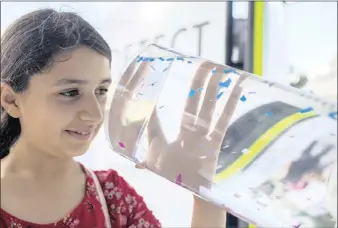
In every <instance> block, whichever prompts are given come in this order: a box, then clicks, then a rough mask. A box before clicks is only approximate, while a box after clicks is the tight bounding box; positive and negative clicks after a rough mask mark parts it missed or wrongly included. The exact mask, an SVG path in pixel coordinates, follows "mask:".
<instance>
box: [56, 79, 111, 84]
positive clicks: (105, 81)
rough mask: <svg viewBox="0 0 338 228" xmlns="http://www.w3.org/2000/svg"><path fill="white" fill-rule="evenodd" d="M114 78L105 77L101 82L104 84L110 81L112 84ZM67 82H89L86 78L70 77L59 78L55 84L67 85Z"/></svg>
mask: <svg viewBox="0 0 338 228" xmlns="http://www.w3.org/2000/svg"><path fill="white" fill-rule="evenodd" d="M111 82H112V80H111V78H107V79H103V80H102V81H101V82H100V84H104V83H109V84H111ZM67 84H80V85H83V84H88V81H86V80H81V79H68V78H64V79H60V80H58V81H57V82H56V83H55V85H67Z"/></svg>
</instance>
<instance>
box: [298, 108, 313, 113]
mask: <svg viewBox="0 0 338 228" xmlns="http://www.w3.org/2000/svg"><path fill="white" fill-rule="evenodd" d="M311 111H313V108H312V107H307V108H304V109H301V110H299V112H300V113H307V112H311Z"/></svg>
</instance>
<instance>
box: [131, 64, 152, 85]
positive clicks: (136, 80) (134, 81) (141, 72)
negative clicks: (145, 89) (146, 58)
mask: <svg viewBox="0 0 338 228" xmlns="http://www.w3.org/2000/svg"><path fill="white" fill-rule="evenodd" d="M149 64H150V63H149V62H142V63H141V64H140V66H139V68H138V69H137V71H136V72H135V74H134V75H133V76H132V77H131V79H130V81H129V83H128V84H127V86H126V89H127V90H128V91H134V90H135V88H136V87H137V86H138V85H139V84H140V82H141V81H142V80H143V79H144V78H145V77H146V76H147V74H148V73H149V68H150V65H149Z"/></svg>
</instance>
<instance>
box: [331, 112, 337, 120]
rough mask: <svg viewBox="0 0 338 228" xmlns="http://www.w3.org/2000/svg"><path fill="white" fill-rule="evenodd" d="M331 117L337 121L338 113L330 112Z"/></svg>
mask: <svg viewBox="0 0 338 228" xmlns="http://www.w3.org/2000/svg"><path fill="white" fill-rule="evenodd" d="M329 117H330V118H332V119H334V120H336V119H337V112H330V113H329Z"/></svg>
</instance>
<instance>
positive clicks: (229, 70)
mask: <svg viewBox="0 0 338 228" xmlns="http://www.w3.org/2000/svg"><path fill="white" fill-rule="evenodd" d="M223 72H224V74H230V73H234V74H239V73H238V72H237V71H235V70H233V69H225V70H224V71H223Z"/></svg>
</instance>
